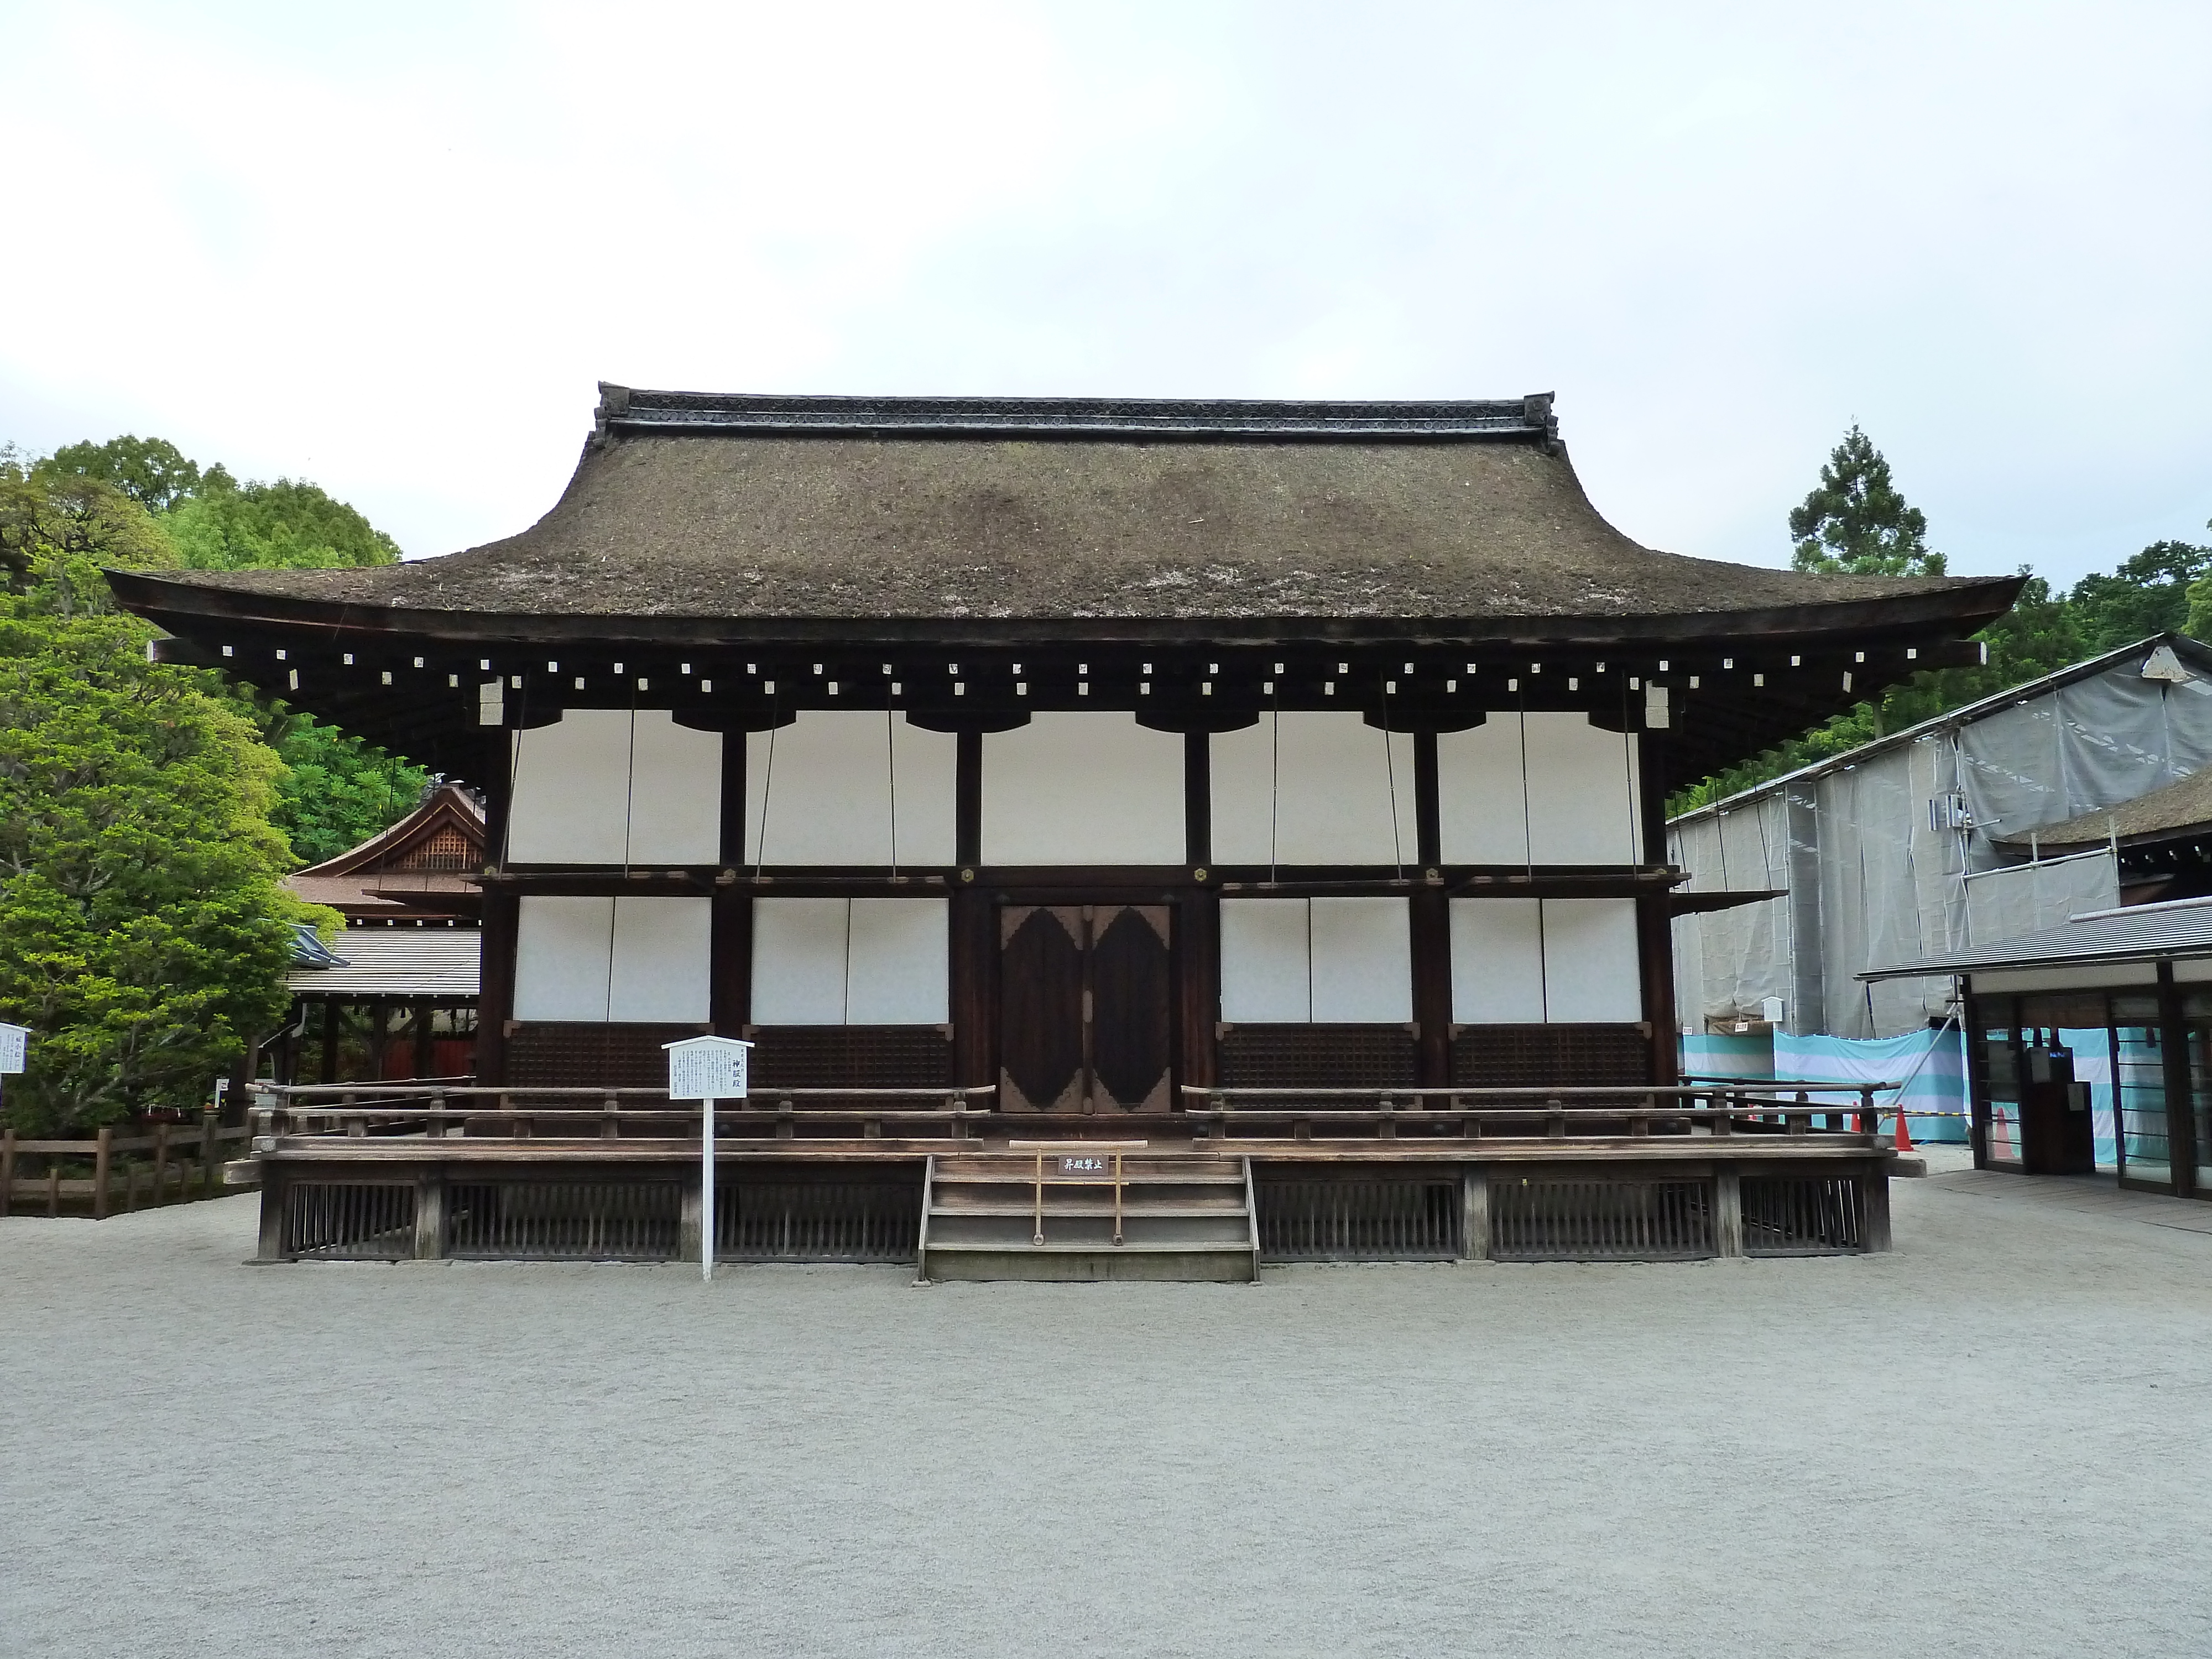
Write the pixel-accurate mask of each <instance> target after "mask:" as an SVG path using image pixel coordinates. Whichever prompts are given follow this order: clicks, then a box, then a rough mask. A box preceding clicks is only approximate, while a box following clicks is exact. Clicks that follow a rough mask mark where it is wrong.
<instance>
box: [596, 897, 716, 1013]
mask: <svg viewBox="0 0 2212 1659" xmlns="http://www.w3.org/2000/svg"><path fill="white" fill-rule="evenodd" d="M614 906H615V985H614V999H613V1000H614V1008H613V1017H614V1018H615V1019H616V1020H617V1021H618V1022H621V1021H632V1022H641V1023H653V1022H668V1023H671V1024H672V1023H677V1022H681V1023H684V1024H702V1025H703V1024H706V1022H707V1021H708V1018H711V1017H712V1014H713V1012H714V1009H713V983H714V901H712V900H711V899H703V898H618V899H617V900H615V902H614Z"/></svg>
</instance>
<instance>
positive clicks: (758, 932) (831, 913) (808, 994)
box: [752, 898, 852, 1025]
mask: <svg viewBox="0 0 2212 1659" xmlns="http://www.w3.org/2000/svg"><path fill="white" fill-rule="evenodd" d="M850 907H851V901H850V900H849V899H842V898H763V899H755V900H754V901H753V994H752V1018H753V1024H756V1025H842V1024H844V1023H845V969H846V954H847V951H848V949H849V948H850V944H851V922H852V915H851V908H850Z"/></svg>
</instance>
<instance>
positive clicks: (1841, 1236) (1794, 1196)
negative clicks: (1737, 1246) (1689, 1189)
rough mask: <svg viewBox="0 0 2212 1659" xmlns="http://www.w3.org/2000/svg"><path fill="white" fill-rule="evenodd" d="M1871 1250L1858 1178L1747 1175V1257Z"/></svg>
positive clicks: (1744, 1217) (1744, 1192)
mask: <svg viewBox="0 0 2212 1659" xmlns="http://www.w3.org/2000/svg"><path fill="white" fill-rule="evenodd" d="M1865 1248H1866V1195H1865V1194H1864V1192H1863V1191H1862V1189H1861V1187H1860V1180H1859V1177H1858V1176H1745V1177H1744V1178H1743V1249H1744V1254H1745V1255H1849V1254H1850V1253H1851V1252H1853V1251H1857V1250H1863V1249H1865Z"/></svg>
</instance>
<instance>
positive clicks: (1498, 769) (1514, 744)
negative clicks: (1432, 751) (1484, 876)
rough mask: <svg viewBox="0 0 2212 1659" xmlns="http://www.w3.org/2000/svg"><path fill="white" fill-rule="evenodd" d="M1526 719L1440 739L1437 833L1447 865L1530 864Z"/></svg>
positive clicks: (1493, 719) (1494, 720)
mask: <svg viewBox="0 0 2212 1659" xmlns="http://www.w3.org/2000/svg"><path fill="white" fill-rule="evenodd" d="M1521 744H1522V732H1521V716H1520V715H1519V714H1514V713H1506V714H1492V715H1491V716H1490V718H1489V719H1488V720H1485V721H1484V722H1483V723H1482V724H1481V725H1480V726H1474V727H1473V728H1471V729H1469V730H1468V731H1465V732H1438V733H1437V831H1438V840H1439V842H1440V843H1441V847H1440V850H1441V851H1442V852H1443V858H1444V862H1445V863H1447V864H1526V863H1528V803H1527V800H1526V799H1525V797H1524V795H1523V793H1522V767H1521Z"/></svg>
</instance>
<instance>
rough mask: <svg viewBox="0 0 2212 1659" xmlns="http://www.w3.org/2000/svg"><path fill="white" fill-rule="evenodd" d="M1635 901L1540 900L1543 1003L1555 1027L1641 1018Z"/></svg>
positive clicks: (1613, 899)
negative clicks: (1542, 913)
mask: <svg viewBox="0 0 2212 1659" xmlns="http://www.w3.org/2000/svg"><path fill="white" fill-rule="evenodd" d="M1643 987H1644V981H1643V975H1642V972H1641V969H1640V967H1639V965H1638V958H1637V950H1636V901H1635V900H1634V899H1625V898H1577V899H1546V900H1545V901H1544V1000H1545V1002H1546V1004H1547V1018H1549V1019H1550V1020H1551V1022H1552V1023H1553V1024H1555V1025H1566V1024H1578V1023H1583V1022H1595V1021H1621V1022H1628V1021H1634V1020H1639V1019H1642V1018H1644V988H1643Z"/></svg>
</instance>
